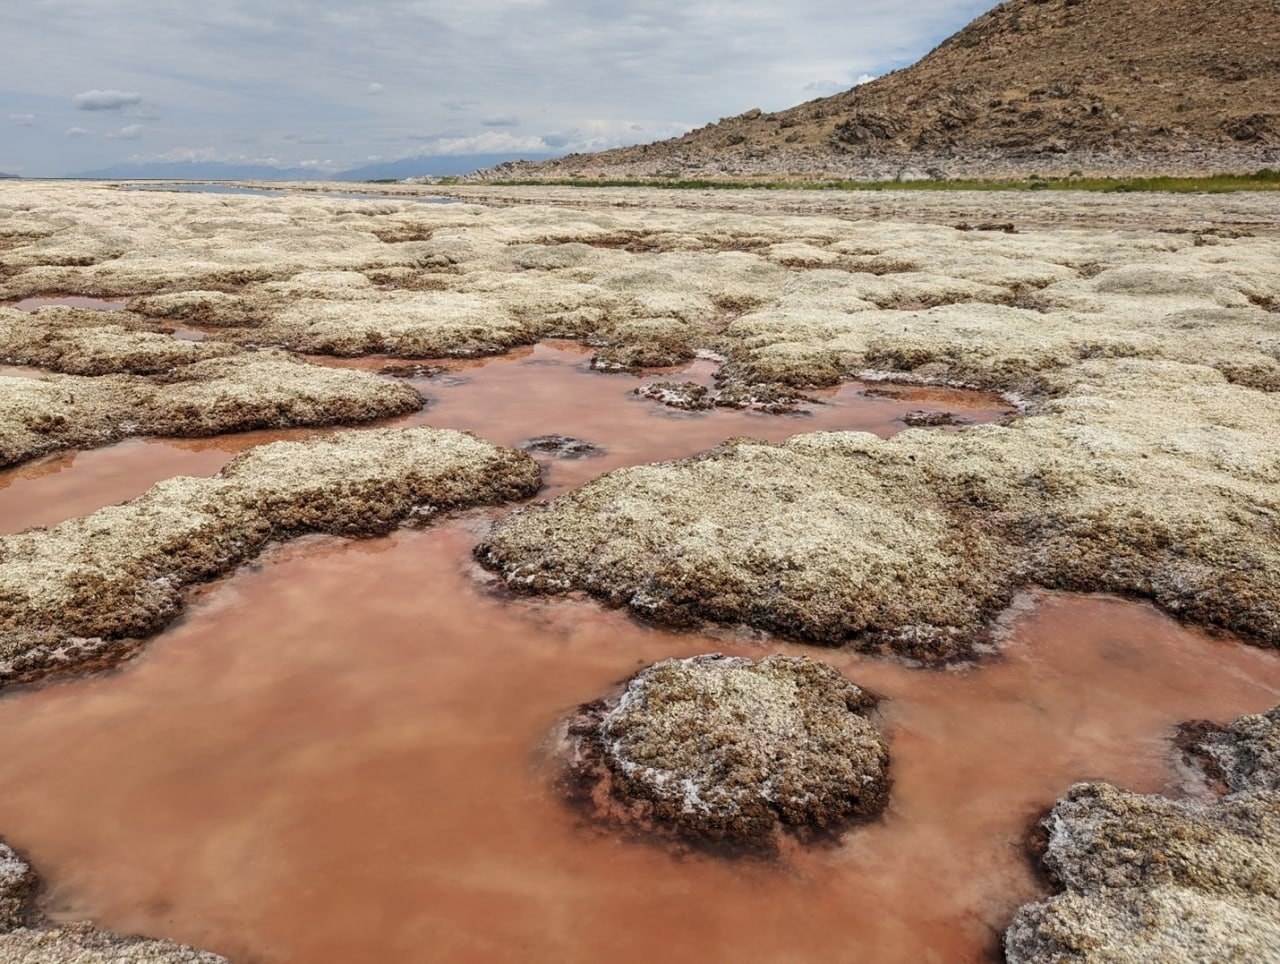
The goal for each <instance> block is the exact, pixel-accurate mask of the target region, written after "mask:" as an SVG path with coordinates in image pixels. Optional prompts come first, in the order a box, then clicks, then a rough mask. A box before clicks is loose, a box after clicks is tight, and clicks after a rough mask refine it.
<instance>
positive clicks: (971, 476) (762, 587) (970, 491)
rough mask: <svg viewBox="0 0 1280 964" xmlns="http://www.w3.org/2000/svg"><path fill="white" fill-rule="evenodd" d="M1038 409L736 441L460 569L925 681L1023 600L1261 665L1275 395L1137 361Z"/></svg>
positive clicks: (1272, 636) (524, 532)
mask: <svg viewBox="0 0 1280 964" xmlns="http://www.w3.org/2000/svg"><path fill="white" fill-rule="evenodd" d="M1042 385H1043V386H1044V393H1045V394H1044V396H1042V398H1041V399H1039V400H1038V401H1037V402H1036V403H1035V404H1034V406H1032V407H1031V408H1030V409H1029V410H1028V413H1027V414H1026V415H1024V416H1023V417H1022V418H1021V419H1020V420H1018V421H1017V422H1015V423H1013V424H1011V425H1008V426H981V427H975V428H972V429H968V430H966V431H963V432H960V433H955V434H944V433H937V432H932V431H928V430H912V431H906V432H903V433H901V434H900V435H897V436H895V437H894V438H892V439H888V440H881V439H878V438H875V437H873V436H871V435H866V434H861V433H810V434H807V435H799V436H796V437H795V438H793V439H792V440H790V441H789V442H787V443H785V444H783V445H781V446H774V445H768V444H765V443H761V442H754V441H750V440H736V441H731V442H728V443H726V444H725V445H723V446H721V447H720V448H719V449H718V450H716V451H714V452H712V453H709V454H708V455H706V456H703V457H699V458H695V459H689V460H685V461H682V462H673V463H668V464H662V465H654V466H644V467H639V468H632V469H624V470H620V471H617V472H613V473H610V474H609V475H607V476H604V477H603V478H600V479H597V480H596V481H594V482H592V483H590V484H588V485H586V486H584V487H583V488H581V489H579V490H577V491H574V492H570V493H568V494H566V495H563V496H561V497H559V498H557V499H555V500H553V501H552V502H550V503H547V504H545V505H537V506H530V507H528V508H526V509H523V510H521V511H520V512H518V513H516V514H514V515H512V516H511V517H509V518H508V519H506V520H504V521H503V522H502V523H501V524H499V526H498V527H497V528H496V529H495V531H494V532H493V533H492V534H491V535H490V536H489V537H488V538H487V539H486V540H484V541H483V542H482V543H481V544H480V545H479V546H478V547H477V555H478V558H479V559H480V560H481V561H482V562H483V563H484V564H485V565H486V566H489V567H490V568H492V569H494V570H496V571H497V572H499V573H500V574H501V575H502V576H503V578H504V579H505V581H506V583H507V584H508V585H509V586H511V587H512V588H514V589H520V590H531V591H540V592H563V591H567V590H572V589H579V590H585V591H587V592H589V593H592V594H593V595H596V596H599V597H601V598H604V599H606V600H608V601H610V602H612V603H615V604H621V605H626V606H628V607H630V608H631V609H632V610H633V611H635V612H637V613H639V614H641V615H644V616H647V617H650V618H654V619H656V620H659V621H662V622H668V623H677V624H678V623H688V622H691V621H695V620H699V619H703V620H713V621H718V622H726V623H746V624H749V625H752V626H757V627H760V628H764V629H769V630H772V631H775V632H780V633H783V634H785V635H788V636H791V637H794V638H798V639H802V640H805V641H810V642H816V643H822V644H827V645H841V644H853V645H856V646H859V647H861V648H864V649H878V648H882V647H887V648H889V649H891V650H893V651H895V652H897V653H900V654H902V655H906V656H909V657H912V658H915V659H918V660H922V661H939V660H947V659H954V658H956V657H959V656H964V655H966V654H968V653H970V652H972V650H973V647H974V646H975V645H976V644H977V643H979V642H980V641H981V640H982V639H983V637H984V635H985V634H986V632H987V629H988V628H989V626H990V620H991V617H992V616H993V615H994V614H996V613H997V612H998V611H999V610H1001V609H1003V608H1004V606H1005V605H1006V604H1007V602H1008V600H1009V598H1010V597H1011V595H1012V593H1013V592H1014V591H1015V590H1016V589H1017V588H1018V587H1020V586H1023V585H1027V584H1036V583H1038V584H1040V585H1043V586H1046V587H1050V588H1057V589H1069V590H1079V591H1099V590H1101V591H1110V592H1120V593H1125V594H1130V595H1142V596H1146V597H1148V598H1151V599H1153V600H1154V601H1155V602H1157V603H1158V604H1160V605H1161V606H1163V607H1164V608H1166V609H1167V610H1168V611H1170V612H1173V613H1175V614H1177V615H1179V616H1181V617H1183V618H1185V619H1188V620H1191V621H1195V622H1198V623H1201V624H1205V625H1209V626H1217V627H1222V628H1225V629H1229V630H1232V631H1234V632H1237V633H1239V634H1240V635H1241V636H1243V637H1244V638H1246V639H1248V640H1250V641H1252V642H1256V643H1259V644H1261V645H1265V646H1276V645H1280V583H1277V581H1276V580H1275V579H1274V578H1272V575H1271V574H1273V573H1275V572H1277V571H1280V539H1277V537H1276V531H1277V530H1276V520H1277V519H1280V485H1278V483H1280V454H1278V451H1280V450H1277V448H1276V446H1275V443H1274V436H1273V428H1274V425H1275V424H1276V423H1277V420H1280V394H1277V393H1264V392H1258V391H1256V390H1254V389H1250V388H1245V387H1241V386H1238V385H1231V384H1229V383H1228V382H1227V380H1226V379H1225V378H1224V376H1223V375H1221V374H1220V373H1218V372H1216V371H1213V370H1212V369H1210V368H1207V367H1203V366H1193V365H1185V364H1177V363H1171V362H1153V361H1137V360H1122V361H1115V360H1110V361H1090V362H1085V363H1082V364H1079V365H1076V366H1073V367H1071V368H1068V369H1066V370H1064V371H1061V372H1054V373H1053V374H1052V375H1051V376H1050V375H1048V374H1046V375H1044V376H1042Z"/></svg>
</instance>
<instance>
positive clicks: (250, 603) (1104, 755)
mask: <svg viewBox="0 0 1280 964" xmlns="http://www.w3.org/2000/svg"><path fill="white" fill-rule="evenodd" d="M580 361H581V357H580V356H579V355H576V354H573V353H569V354H567V355H566V354H565V353H564V352H563V351H562V350H560V349H554V348H547V347H543V348H539V349H535V350H533V351H531V352H528V353H526V354H525V355H524V356H523V357H520V358H514V359H505V360H495V361H490V362H486V363H483V364H472V365H466V366H458V367H459V368H461V369H465V371H463V372H461V373H462V374H465V375H466V376H468V377H469V378H470V379H471V380H470V381H468V382H464V383H462V384H452V385H451V384H442V383H440V382H434V383H433V382H431V381H425V382H422V383H421V384H422V386H423V387H424V388H425V389H426V390H427V391H428V392H429V393H430V394H432V395H433V396H434V397H436V398H437V399H438V402H437V404H436V405H435V406H434V407H432V408H431V409H428V411H427V412H426V413H423V414H420V415H416V416H413V417H412V418H410V419H407V420H402V424H403V423H411V422H428V423H431V424H441V425H445V424H456V425H459V426H461V427H470V428H476V429H477V430H479V431H480V432H481V434H483V435H485V436H487V437H490V438H493V439H494V440H496V441H500V442H515V441H519V440H521V439H523V438H527V437H528V436H530V435H536V434H543V433H547V432H562V433H565V434H570V435H576V436H580V437H584V438H587V439H589V440H592V441H597V442H601V443H603V444H604V445H605V446H606V447H607V448H608V450H609V454H608V455H606V456H604V457H601V458H597V459H584V460H581V461H578V462H562V463H555V464H554V467H553V468H552V475H551V481H552V485H553V489H552V490H553V491H554V490H556V489H558V488H562V487H563V486H565V485H569V484H578V482H580V481H581V480H583V479H585V478H587V477H589V476H592V475H595V474H598V473H599V472H601V471H604V470H607V469H608V468H611V467H614V466H616V465H623V464H631V463H633V462H638V461H647V460H650V459H654V458H660V457H672V456H675V455H681V454H685V453H686V451H696V450H698V449H699V448H706V447H707V446H708V445H710V444H712V443H713V442H714V441H718V440H719V438H721V437H723V436H724V435H727V434H728V435H731V434H741V433H742V426H744V425H748V426H751V431H750V434H755V435H759V436H764V437H769V438H781V437H785V435H789V434H792V433H793V432H795V431H802V430H808V429H810V428H812V427H819V426H822V427H827V425H828V423H827V422H826V420H827V419H830V420H831V422H830V425H831V426H837V425H839V426H840V427H851V426H850V425H849V424H848V420H853V425H855V426H856V427H864V428H872V429H873V430H876V431H879V432H881V433H882V434H888V433H889V432H891V431H893V430H894V428H896V427H899V426H897V425H895V423H894V418H895V417H896V416H897V414H900V413H901V412H902V411H906V410H911V409H915V408H927V407H929V406H927V405H924V404H920V403H916V402H911V403H909V404H908V403H905V402H903V401H896V402H895V401H893V400H887V399H881V398H876V399H860V398H858V397H857V396H856V394H855V393H856V389H851V388H846V389H842V390H841V391H840V392H836V393H833V394H832V398H833V402H832V404H830V405H828V406H825V407H823V408H820V409H818V411H817V413H816V414H814V415H812V416H809V417H800V418H790V419H787V418H776V417H775V418H770V417H765V416H752V415H746V414H742V413H714V414H711V415H703V416H689V415H679V414H675V415H673V414H669V413H668V412H667V410H665V409H662V408H660V407H659V406H657V405H655V404H654V403H651V402H645V401H641V400H638V399H633V398H632V396H630V394H629V393H630V391H631V389H632V388H633V387H634V386H635V385H636V384H637V381H636V380H635V379H631V378H629V377H626V376H604V375H595V374H590V373H586V372H579V371H577V370H576V369H573V368H571V367H570V366H572V365H576V364H579V363H580ZM703 374H705V372H704V373H703ZM557 384H558V386H559V388H558V390H557V389H556V387H555V386H556V385H557ZM935 401H936V399H935ZM895 405H896V406H897V407H896V409H895V408H893V406H895ZM984 405H985V406H988V408H983V407H981V406H984ZM885 406H888V407H885ZM935 407H938V408H945V409H947V410H952V411H960V404H959V400H958V399H957V398H953V397H951V396H946V397H945V398H944V399H942V400H941V402H940V403H939V405H938V406H935ZM989 411H993V410H991V409H989V403H988V402H985V401H984V402H981V403H979V407H978V408H974V409H970V410H966V412H965V414H969V415H971V416H973V417H979V415H980V414H982V413H987V412H989ZM868 412H870V413H874V414H871V415H868V416H867V418H866V419H865V420H863V421H857V419H858V418H860V417H861V414H860V413H863V414H865V413H868ZM982 417H989V414H982ZM841 419H845V420H846V421H845V424H843V425H841V424H840V420H841ZM295 434H296V433H295ZM268 437H275V436H274V435H272V434H270V433H259V434H258V435H257V436H236V437H231V438H227V439H218V440H206V441H198V442H178V443H175V442H143V441H138V442H130V443H125V444H124V445H120V446H115V447H113V448H110V449H104V450H101V451H98V452H93V453H82V454H78V455H74V456H64V457H57V458H54V459H49V460H45V461H43V462H41V463H39V464H38V465H35V466H30V467H27V468H24V469H21V470H18V471H16V472H10V473H7V474H5V475H3V476H0V486H4V488H2V489H0V520H3V521H4V523H5V524H6V525H8V526H9V527H10V528H22V527H24V526H27V525H31V524H35V523H36V522H40V521H45V522H47V521H53V520H54V519H56V518H60V517H64V516H65V515H68V514H75V513H78V512H84V511H88V510H89V509H91V508H93V507H95V506H96V505H101V504H105V503H106V502H110V501H115V500H117V499H119V498H126V497H128V496H129V495H132V494H136V492H138V491H141V490H142V489H145V488H146V485H147V484H149V483H150V481H154V480H155V479H158V478H162V477H164V476H166V475H169V474H172V473H173V472H174V471H200V472H212V471H215V470H216V468H217V466H218V465H220V464H222V462H223V461H225V460H226V459H227V458H229V457H230V455H231V453H232V452H233V451H236V450H239V449H242V448H244V447H246V446H247V444H249V443H250V442H251V441H261V440H263V439H264V438H268ZM498 514H500V512H499V511H498V510H494V511H489V512H477V513H472V514H469V515H466V516H463V517H461V518H459V519H456V520H454V521H451V522H447V523H444V524H441V525H439V526H437V527H436V528H434V529H431V530H428V531H425V532H399V533H396V534H394V535H392V536H390V537H388V538H384V539H377V540H370V541H367V542H359V543H344V542H341V541H339V540H335V539H327V538H325V539H322V538H312V539H308V540H303V541H301V542H298V543H295V544H293V545H290V546H287V547H283V548H280V549H277V550H274V551H273V552H271V553H270V554H269V555H268V556H267V557H266V558H264V559H263V560H261V561H260V562H261V564H259V565H254V566H252V567H248V568H246V569H244V570H241V571H240V572H238V573H236V574H235V575H233V576H230V577H228V578H227V579H225V580H222V581H221V582H219V583H217V584H214V585H211V586H209V587H206V588H205V589H203V590H201V591H200V592H199V593H198V594H197V595H196V597H195V599H194V601H193V604H192V606H191V608H190V610H189V612H188V614H187V616H186V617H185V618H184V619H183V620H182V621H181V622H180V623H178V624H176V625H175V626H174V627H173V628H171V630H170V631H169V632H167V633H165V634H164V635H163V636H161V637H160V638H159V639H157V640H155V641H153V642H152V643H151V644H150V645H149V646H148V647H147V648H146V649H145V650H144V652H143V655H142V656H141V657H140V658H138V659H136V660H135V661H133V662H131V663H129V664H127V665H125V666H124V667H122V668H121V669H119V670H117V671H115V672H113V673H110V674H106V675H101V676H97V677H92V678H86V679H81V680H77V681H67V682H60V683H56V684H52V685H48V686H45V687H43V688H40V689H34V690H28V691H23V692H11V693H8V694H6V695H5V696H4V697H3V698H0V786H3V787H4V788H5V792H4V793H3V794H0V833H3V834H4V835H5V836H6V837H7V838H8V840H9V841H10V842H11V843H12V844H14V845H15V846H17V847H19V848H20V849H22V850H23V851H25V852H26V853H27V854H29V856H30V857H31V858H32V859H33V860H34V861H35V862H36V864H37V865H38V867H39V868H40V870H41V871H42V873H43V874H44V875H45V877H46V879H47V881H48V882H49V888H48V891H47V893H46V895H45V906H46V908H47V909H48V910H49V911H51V912H52V913H54V914H55V915H56V916H57V917H60V918H64V919H71V918H83V917H88V918H92V919H94V920H96V921H98V922H99V923H101V924H103V925H105V926H108V927H111V928H114V929H117V930H122V931H129V932H142V933H147V934H153V935H163V936H168V937H173V938H176V939H179V940H182V941H186V942H189V943H193V944H196V945H199V946H204V947H209V948H211V949H214V950H218V951H221V952H223V953H226V954H229V955H231V956H232V957H233V958H234V959H239V960H243V961H250V960H252V961H261V962H300V964H338V962H342V964H348V962H352V961H396V962H417V961H440V960H447V961H486V962H487V961H519V962H525V961H539V962H541V961H556V962H584V964H585V962H589V961H597V960H601V959H608V960H610V961H615V962H621V964H626V962H632V961H634V962H642V961H643V962H649V961H652V960H655V959H658V960H670V961H720V960H740V961H747V962H755V961H759V962H775V961H789V962H810V961H813V962H829V961H854V960H875V961H878V962H879V961H887V962H894V961H904V962H907V961H910V962H930V961H936V962H954V961H961V962H963V961H974V960H981V959H984V958H986V957H989V956H991V955H992V954H994V953H995V949H996V946H997V940H998V934H999V931H1000V930H1001V929H1002V928H1003V927H1004V926H1005V925H1006V924H1007V922H1008V920H1009V918H1010V917H1011V915H1012V913H1013V911H1014V909H1015V908H1016V907H1017V906H1018V905H1019V904H1020V903H1022V902H1024V901H1026V900H1028V899H1034V898H1035V897H1036V896H1037V895H1038V894H1039V893H1040V892H1041V890H1040V885H1039V884H1038V882H1037V880H1036V878H1035V876H1034V874H1033V871H1032V867H1031V864H1030V862H1029V861H1028V860H1027V858H1026V856H1025V854H1024V851H1023V847H1022V844H1023V840H1024V837H1025V834H1026V832H1027V830H1028V827H1029V826H1030V824H1031V823H1032V822H1033V820H1034V818H1035V816H1036V815H1037V814H1038V813H1039V812H1040V811H1042V810H1043V809H1045V808H1047V807H1048V806H1049V805H1051V804H1052V802H1053V801H1054V800H1055V799H1056V798H1057V797H1058V796H1060V795H1061V794H1062V793H1063V792H1064V791H1065V790H1066V789H1067V787H1068V786H1070V784H1071V783H1073V782H1074V781H1077V780H1081V779H1106V780H1110V781H1112V782H1115V783H1118V784H1120V785H1123V786H1127V787H1131V788H1134V789H1137V790H1142V791H1155V790H1159V789H1162V788H1164V787H1166V786H1168V785H1169V784H1170V783H1171V782H1176V781H1177V779H1178V775H1177V772H1176V770H1175V769H1174V767H1173V759H1172V756H1171V754H1170V751H1169V745H1168V742H1167V739H1168V736H1169V734H1170V731H1171V727H1172V726H1173V725H1175V724H1176V723H1177V722H1179V721H1181V720H1185V719H1190V718H1209V719H1217V720H1227V719H1231V718H1233V717H1235V716H1236V715H1238V714H1240V713H1244V712H1254V711H1258V710H1262V709H1265V708H1267V707H1270V706H1272V705H1274V704H1275V703H1276V702H1278V701H1280V659H1277V657H1276V656H1275V655H1274V654H1271V653H1264V652H1261V651H1257V650H1252V649H1249V648H1247V647H1243V646H1239V645H1236V644H1232V643H1229V642H1222V641H1214V640H1210V639H1208V638H1206V637H1205V636H1203V635H1201V634H1198V633H1195V632H1192V631H1190V630H1187V629H1185V628H1182V627H1180V626H1178V625H1177V624H1176V623H1174V622H1172V621H1171V620H1169V619H1167V618H1165V617H1163V616H1161V615H1159V614H1158V613H1156V612H1155V611H1154V610H1152V609H1150V608H1148V607H1145V606H1142V605H1138V604H1134V603H1129V602H1123V601H1119V600H1112V599H1105V598H1082V597H1061V596H1056V597H1055V596H1043V595H1042V596H1037V597H1034V600H1035V602H1036V605H1035V606H1034V607H1031V606H1028V607H1026V609H1025V611H1023V612H1022V613H1021V615H1019V616H1017V617H1016V618H1014V619H1013V620H1012V622H1011V629H1010V632H1009V635H1008V638H1007V640H1006V645H1005V649H1004V651H1003V654H1002V656H1001V658H999V659H996V660H992V661H991V662H990V663H989V664H988V665H985V666H981V667H971V668H968V669H965V670H951V671H934V672H926V671H921V670H912V669H909V668H906V667H902V666H899V665H896V664H893V663H890V662H886V661H877V660H873V659H870V658H866V657H859V656H856V655H853V654H848V653H840V652H829V651H823V650H816V651H815V650H807V649H804V648H802V647H795V646H789V645H784V644H779V643H777V642H776V641H763V642H762V641H759V640H757V639H754V638H752V637H750V636H748V635H746V634H735V633H732V632H718V633H716V634H714V635H699V634H675V633H667V632H663V631H658V630H655V629H651V628H646V627H643V626H640V625H637V624H635V623H633V622H632V621H630V620H629V619H628V618H626V616H625V615H623V614H622V613H619V612H610V611H605V610H602V609H600V608H599V607H598V606H596V605H594V604H592V603H589V602H584V601H577V600H531V599H508V598H506V597H505V596H504V595H503V594H501V593H499V592H496V591H493V589H492V583H491V581H490V580H489V579H488V578H487V577H486V576H485V575H484V574H483V573H480V572H479V571H478V570H476V569H475V568H474V566H473V564H472V563H471V561H470V549H471V547H472V545H473V544H474V542H475V540H476V538H478V536H479V534H480V533H481V532H483V531H484V529H485V527H486V526H487V525H488V524H489V522H490V520H491V519H493V518H494V517H496V516H497V515H498ZM711 651H726V652H733V653H743V654H748V655H756V656H759V655H764V654H766V653H769V652H793V653H795V652H808V653H809V654H810V655H815V656H817V657H818V658H822V659H825V660H827V661H829V662H830V663H831V664H832V665H834V666H836V667H837V668H838V669H839V670H841V671H842V672H844V673H845V674H846V675H848V676H849V677H850V678H851V679H854V680H856V681H858V682H859V683H861V684H863V685H864V686H867V687H868V688H870V689H872V690H874V691H876V692H879V693H881V694H883V695H884V696H885V697H886V698H887V699H886V701H885V703H884V704H883V716H884V725H885V729H886V732H887V735H888V737H889V739H890V743H891V752H892V758H893V764H892V768H893V777H894V781H895V782H894V790H893V794H892V798H891V803H890V807H889V811H888V813H887V814H886V816H885V817H884V819H883V820H881V821H878V822H876V823H873V824H871V825H869V826H865V827H862V828H858V829H856V830H854V831H852V832H851V833H849V834H848V835H847V836H846V838H845V840H844V841H843V843H842V844H841V845H840V846H838V847H834V848H819V849H815V850H811V851H804V852H798V853H794V854H791V855H790V856H789V857H788V858H787V859H786V860H785V861H782V862H780V863H775V864H769V863H761V862H754V861H745V862H743V861H738V862H727V861H723V860H720V859H717V858H714V857H712V856H708V855H700V854H694V855H683V856H679V855H675V854H673V853H672V852H670V851H669V850H667V849H664V848H662V847H658V846H652V845H649V844H646V843H643V842H638V841H634V840H623V839H619V838H618V837H616V836H614V835H612V834H609V833H605V832H601V831H599V830H597V829H595V828H593V827H591V826H586V825H583V824H582V823H581V822H580V821H579V818H578V815H577V814H576V813H575V812H574V811H572V810H571V809H570V808H569V807H567V806H566V805H565V804H564V803H563V801H562V800H561V799H560V798H559V796H558V795H557V793H556V792H555V790H554V788H553V785H552V782H551V769H550V765H549V764H548V762H547V760H546V757H545V752H544V749H545V747H544V741H545V739H546V737H547V735H548V733H549V732H550V731H551V730H552V729H553V727H554V725H555V723H556V721H557V720H558V719H559V718H560V717H561V716H562V715H563V714H564V713H565V712H567V711H569V710H570V709H572V708H573V707H574V706H575V705H576V704H578V703H579V702H582V701H584V700H589V699H592V698H594V697H596V696H598V695H600V694H602V693H604V692H605V691H607V690H608V689H609V688H610V687H611V686H612V685H613V684H615V683H616V682H618V681H619V680H621V679H622V678H624V677H626V676H627V675H629V674H630V673H631V672H633V671H634V670H635V669H636V668H637V667H639V666H640V665H643V664H646V663H649V662H652V661H654V660H657V659H662V658H665V657H669V656H678V655H690V654H694V653H701V652H711Z"/></svg>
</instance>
